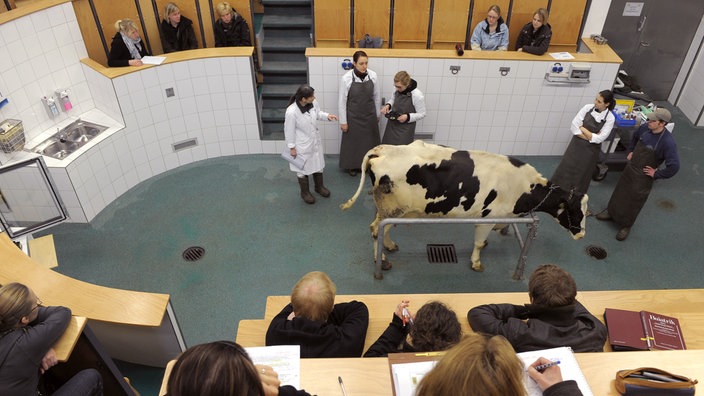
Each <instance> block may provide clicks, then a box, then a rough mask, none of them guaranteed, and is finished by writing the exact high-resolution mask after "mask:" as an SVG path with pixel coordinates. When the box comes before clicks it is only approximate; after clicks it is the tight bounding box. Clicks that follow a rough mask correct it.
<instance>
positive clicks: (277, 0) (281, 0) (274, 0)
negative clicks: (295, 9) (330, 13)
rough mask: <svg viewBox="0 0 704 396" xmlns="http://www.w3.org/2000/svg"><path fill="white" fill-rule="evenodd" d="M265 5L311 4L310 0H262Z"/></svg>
mask: <svg viewBox="0 0 704 396" xmlns="http://www.w3.org/2000/svg"><path fill="white" fill-rule="evenodd" d="M262 5H263V6H264V7H268V6H273V7H281V6H310V0H262Z"/></svg>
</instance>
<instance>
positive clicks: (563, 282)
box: [467, 264, 606, 352]
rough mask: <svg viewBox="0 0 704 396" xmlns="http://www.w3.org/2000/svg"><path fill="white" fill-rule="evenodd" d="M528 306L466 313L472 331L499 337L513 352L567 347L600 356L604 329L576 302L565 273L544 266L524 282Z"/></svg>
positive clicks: (494, 307) (492, 306) (572, 283)
mask: <svg viewBox="0 0 704 396" xmlns="http://www.w3.org/2000/svg"><path fill="white" fill-rule="evenodd" d="M528 296H529V297H530V304H526V305H513V304H487V305H480V306H478V307H474V308H472V309H470V310H469V313H468V314H467V317H468V319H469V324H470V326H472V329H473V330H474V331H476V332H480V333H486V334H490V335H502V336H504V337H506V339H508V341H509V342H510V343H511V345H513V347H514V348H515V349H516V351H517V352H525V351H535V350H539V349H548V348H555V347H559V346H569V347H571V348H572V350H574V351H575V352H601V351H603V350H604V343H605V342H606V326H604V324H603V323H601V322H600V321H599V319H597V318H596V317H594V315H592V314H590V313H589V311H587V309H586V308H584V306H583V305H582V304H580V303H579V302H578V301H577V300H576V298H575V297H576V296H577V284H576V283H575V281H574V278H572V275H570V274H569V273H568V272H567V271H565V270H563V269H562V268H560V267H558V266H557V265H554V264H544V265H541V266H539V267H538V268H536V269H535V271H533V273H532V274H531V276H530V279H529V280H528Z"/></svg>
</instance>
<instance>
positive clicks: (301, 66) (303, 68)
mask: <svg viewBox="0 0 704 396" xmlns="http://www.w3.org/2000/svg"><path fill="white" fill-rule="evenodd" d="M261 70H262V73H281V74H298V73H305V72H307V71H308V65H307V64H306V62H264V64H263V65H262V69H261Z"/></svg>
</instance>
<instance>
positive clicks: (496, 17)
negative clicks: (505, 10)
mask: <svg viewBox="0 0 704 396" xmlns="http://www.w3.org/2000/svg"><path fill="white" fill-rule="evenodd" d="M470 45H471V47H472V50H474V51H506V50H507V49H508V26H506V22H504V19H503V18H502V17H501V8H500V7H499V6H498V5H496V4H494V5H492V6H491V7H489V10H488V11H487V13H486V19H484V20H483V21H481V22H479V23H478V24H477V26H476V27H475V28H474V32H473V33H472V39H471V40H470Z"/></svg>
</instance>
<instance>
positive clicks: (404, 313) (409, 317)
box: [403, 307, 413, 325]
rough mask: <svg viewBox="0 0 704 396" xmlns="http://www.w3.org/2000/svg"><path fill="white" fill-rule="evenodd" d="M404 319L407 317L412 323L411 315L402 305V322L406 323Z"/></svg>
mask: <svg viewBox="0 0 704 396" xmlns="http://www.w3.org/2000/svg"><path fill="white" fill-rule="evenodd" d="M406 319H408V321H409V322H411V324H413V318H412V317H411V314H410V313H408V310H407V309H406V308H405V307H404V308H403V324H404V325H405V324H406Z"/></svg>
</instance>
